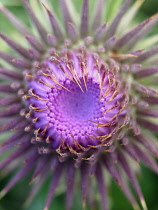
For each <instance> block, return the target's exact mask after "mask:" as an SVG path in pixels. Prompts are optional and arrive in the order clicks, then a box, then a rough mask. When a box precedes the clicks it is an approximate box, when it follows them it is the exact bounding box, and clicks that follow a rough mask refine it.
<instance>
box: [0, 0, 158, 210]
mask: <svg viewBox="0 0 158 210" xmlns="http://www.w3.org/2000/svg"><path fill="white" fill-rule="evenodd" d="M32 1H34V0H32ZM49 1H50V2H53V5H54V6H55V8H56V11H57V13H59V9H58V8H57V7H56V3H57V1H58V0H49ZM74 1H75V2H76V5H77V8H78V6H79V7H81V0H74ZM114 1H115V0H111V2H114ZM0 2H1V3H3V4H4V5H5V6H7V7H8V8H9V10H11V11H12V12H13V13H14V14H16V16H18V17H20V19H22V20H23V21H24V22H25V23H26V24H28V23H29V21H28V19H27V18H26V12H25V11H24V9H23V7H22V6H21V1H20V0H0ZM157 12H158V0H146V1H145V2H144V4H143V6H142V7H141V9H140V11H139V13H138V14H137V15H136V18H135V20H138V21H140V20H144V19H145V18H147V17H149V16H151V15H153V14H155V13H157ZM0 31H3V32H5V33H8V34H10V35H11V36H14V33H15V34H16V33H17V32H16V30H15V29H14V28H13V27H12V26H11V24H10V23H9V21H7V19H6V18H5V17H4V16H3V15H2V14H1V13H0ZM153 33H158V26H156V27H155V28H154V29H153ZM16 36H18V35H17V34H16ZM17 38H19V39H21V38H20V36H19V37H17ZM0 44H1V46H0V48H2V47H4V48H7V47H6V45H4V46H3V43H0ZM0 176H1V174H0ZM11 177H12V174H11V175H10V176H9V177H5V178H3V179H1V178H0V189H2V188H3V186H5V184H6V183H7V182H8V181H9V179H10V178H11ZM30 177H31V176H30V175H28V176H27V177H26V179H25V180H21V181H20V182H19V183H18V184H17V185H16V186H15V187H14V188H13V189H12V190H11V191H10V192H9V193H8V194H7V195H6V196H5V197H4V198H3V199H2V200H1V201H0V210H14V209H17V210H23V209H24V208H23V204H24V201H25V198H26V197H27V195H28V193H29V189H30V185H29V184H28V183H29V180H30ZM50 179H51V177H49V178H48V180H47V181H46V183H45V184H44V186H43V187H42V189H41V190H40V192H39V193H38V195H37V196H36V198H35V199H34V201H33V202H32V203H31V205H30V206H29V207H28V208H26V210H42V208H43V205H44V202H45V199H46V194H47V188H48V186H49V181H50ZM139 182H140V185H141V188H142V191H143V194H144V197H145V199H146V202H147V206H148V208H149V210H158V176H157V175H156V174H154V173H153V172H151V171H150V170H149V169H147V168H146V167H145V166H142V173H141V175H139ZM78 188H79V187H78ZM108 195H109V198H110V205H111V209H110V210H132V208H131V205H130V204H129V202H128V201H127V199H126V197H125V196H124V195H123V193H122V192H121V191H120V189H119V187H118V186H117V185H116V184H115V183H114V181H112V182H111V187H110V188H109V193H108ZM80 198H81V195H80V190H79V189H76V188H75V196H74V201H73V203H74V204H75V205H74V206H73V210H81V204H80ZM64 202H65V200H64V193H63V190H61V191H59V192H58V195H57V196H56V197H55V199H54V201H53V205H52V207H51V209H50V210H64ZM87 209H88V208H87ZM88 210H90V209H88ZM96 210H99V209H98V208H96Z"/></svg>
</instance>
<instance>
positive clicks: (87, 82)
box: [24, 50, 127, 150]
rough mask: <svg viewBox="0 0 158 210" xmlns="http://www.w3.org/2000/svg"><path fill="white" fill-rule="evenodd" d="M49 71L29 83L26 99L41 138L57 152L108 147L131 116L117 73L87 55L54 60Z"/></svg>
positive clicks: (46, 64) (47, 63) (67, 55)
mask: <svg viewBox="0 0 158 210" xmlns="http://www.w3.org/2000/svg"><path fill="white" fill-rule="evenodd" d="M43 66H44V67H43V68H42V67H40V70H38V71H36V70H35V72H34V73H33V75H30V77H29V80H28V81H26V83H27V86H28V88H29V91H28V96H25V97H24V98H26V99H27V103H26V104H28V106H29V107H30V111H29V113H28V114H27V117H29V116H30V118H31V117H32V118H33V123H34V127H35V129H36V130H35V133H36V136H37V138H39V136H40V137H41V136H43V137H44V139H47V141H48V139H49V142H51V145H52V147H53V148H55V149H57V148H61V147H64V148H65V149H66V147H68V148H74V149H77V150H78V149H79V148H80V149H81V148H83V147H85V148H87V147H89V146H93V147H96V148H97V147H98V146H99V145H100V144H101V145H102V146H103V145H104V144H105V146H106V145H108V142H109V140H110V137H112V136H113V132H114V131H115V132H117V130H119V129H120V128H119V126H121V127H123V126H124V125H125V124H124V122H123V121H122V119H123V118H124V117H125V116H126V112H127V110H125V107H126V106H125V98H126V97H125V95H126V94H125V90H124V84H123V81H122V84H121V81H120V80H121V78H119V75H118V72H117V71H116V69H113V70H111V68H110V67H109V66H108V65H107V64H106V63H105V62H104V61H103V60H102V59H101V58H99V57H98V56H97V55H96V54H91V53H88V52H86V51H83V50H82V53H79V52H75V51H73V52H71V51H67V52H66V53H65V54H64V55H62V54H61V55H57V56H52V57H50V58H48V59H47V60H46V61H44V63H43ZM27 78H28V72H27V76H26V79H27ZM120 117H121V118H122V119H120ZM116 118H117V119H116ZM121 122H122V124H121Z"/></svg>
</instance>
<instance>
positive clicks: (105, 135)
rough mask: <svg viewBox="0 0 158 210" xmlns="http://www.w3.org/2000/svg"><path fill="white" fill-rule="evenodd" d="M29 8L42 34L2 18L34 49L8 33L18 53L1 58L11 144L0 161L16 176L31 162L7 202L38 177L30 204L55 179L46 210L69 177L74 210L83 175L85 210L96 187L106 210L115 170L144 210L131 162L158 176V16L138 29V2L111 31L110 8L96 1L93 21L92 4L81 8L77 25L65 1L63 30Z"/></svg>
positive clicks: (0, 126)
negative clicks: (157, 39) (154, 32)
mask: <svg viewBox="0 0 158 210" xmlns="http://www.w3.org/2000/svg"><path fill="white" fill-rule="evenodd" d="M22 3H23V5H24V7H25V9H26V11H27V13H28V15H29V17H30V18H31V21H32V24H33V26H34V29H36V31H35V30H33V31H31V30H29V29H28V28H27V27H26V26H25V25H24V24H23V23H22V22H21V21H20V20H19V19H18V18H17V17H15V16H14V15H13V14H12V13H11V12H10V11H9V10H7V8H5V7H4V6H3V5H0V10H1V11H2V12H3V13H4V15H5V16H6V17H7V18H8V19H9V21H10V22H11V23H12V24H13V25H14V26H15V27H16V28H17V30H18V31H19V32H20V33H21V35H22V36H23V35H24V36H25V38H26V40H27V42H28V48H29V49H27V47H24V46H23V45H22V44H23V43H19V42H18V40H16V41H14V40H12V39H11V38H10V37H9V36H7V35H5V34H3V33H1V34H0V37H1V39H2V40H3V41H4V42H6V43H7V44H8V45H9V46H10V47H11V48H12V49H13V50H14V51H15V55H11V54H8V53H7V52H3V51H0V58H1V59H2V60H3V61H5V62H3V66H2V65H1V67H0V74H1V76H2V81H1V85H0V92H1V99H0V105H1V109H0V117H1V122H0V132H1V134H2V135H3V136H6V135H4V134H6V133H8V135H9V137H7V139H5V140H4V141H3V142H2V144H1V147H0V152H1V156H3V154H6V155H5V157H4V158H3V159H2V161H1V162H0V168H1V169H2V171H3V172H5V173H10V172H11V171H12V170H14V169H15V168H18V167H19V164H21V163H23V161H24V163H25V164H24V165H23V166H21V167H20V169H19V170H18V171H17V173H16V174H15V176H14V177H13V178H11V180H10V182H9V183H8V184H7V185H6V186H5V187H4V188H3V189H2V191H1V193H0V197H1V198H2V197H3V196H4V195H5V194H6V193H7V192H8V191H9V190H10V189H11V188H12V187H13V186H14V185H15V184H16V183H17V182H18V181H19V180H21V179H22V178H23V177H25V175H26V174H27V173H29V172H30V171H32V170H33V168H34V172H33V175H32V182H33V183H32V185H33V186H32V191H31V193H30V196H29V199H28V200H29V201H30V200H32V199H33V197H34V196H35V195H36V193H37V192H38V190H39V188H40V187H41V186H42V183H43V182H44V180H45V179H46V178H47V176H48V174H50V173H52V181H51V184H50V188H49V190H48V195H47V199H46V203H45V206H44V210H48V209H49V208H50V205H51V202H52V199H53V196H54V193H55V190H56V188H57V187H58V185H59V182H60V179H61V177H62V176H66V185H67V187H66V188H67V190H66V209H67V210H69V209H71V205H72V199H73V190H74V186H75V179H76V178H75V177H76V176H77V174H78V173H79V174H80V183H81V192H82V204H83V208H85V205H86V203H87V202H88V200H89V199H88V197H89V192H90V191H92V189H91V187H90V186H91V185H92V183H93V182H94V181H95V180H96V183H97V186H98V191H99V192H100V199H101V205H102V209H104V210H107V209H109V208H108V202H107V187H106V184H105V171H107V172H108V173H109V174H110V176H111V177H112V178H113V179H114V180H115V181H116V182H117V183H118V184H119V186H120V187H121V189H122V191H123V192H124V193H125V195H126V196H127V198H128V199H129V201H130V202H131V204H132V206H133V209H135V210H136V209H140V207H139V204H138V203H137V200H136V199H135V197H134V196H133V194H132V192H131V189H130V187H129V186H128V181H126V180H127V178H128V180H129V182H131V184H132V186H133V188H134V190H135V192H136V194H137V196H138V198H139V201H140V204H141V206H142V208H143V209H144V210H146V209H147V207H146V204H145V200H144V197H143V194H142V192H141V189H140V187H139V184H138V181H137V179H136V170H135V169H134V167H133V161H135V162H144V163H145V164H146V165H147V166H148V167H149V168H151V169H152V170H153V171H155V172H156V173H158V166H157V163H156V162H155V160H154V158H153V156H156V157H158V150H157V149H158V145H157V142H156V139H155V137H154V135H153V134H152V133H153V132H154V133H156V132H157V131H158V124H157V117H158V112H157V103H158V97H157V81H156V79H157V72H158V66H157V65H158V64H157V57H156V56H157V53H158V46H157V45H156V46H154V47H153V45H154V44H155V43H154V42H152V41H153V39H152V38H151V39H149V38H148V37H146V38H143V36H144V35H146V33H147V32H148V31H149V30H150V29H151V28H152V27H153V26H154V25H155V24H156V23H157V22H158V15H157V14H156V15H154V16H152V17H151V18H148V19H147V20H144V21H143V22H142V23H140V24H138V25H136V26H134V27H133V28H131V27H130V25H131V21H132V19H133V17H134V16H135V13H136V12H137V10H138V8H139V7H140V5H141V3H142V1H139V0H138V1H136V2H135V3H134V4H133V5H131V0H125V1H123V3H122V5H121V6H120V8H119V9H118V12H117V13H116V15H115V17H114V18H113V20H112V21H111V22H109V23H108V24H107V22H105V21H106V20H105V17H104V13H105V11H104V8H105V7H106V3H105V2H104V0H98V1H96V6H95V13H94V16H92V15H90V14H89V10H90V9H89V8H90V5H89V1H88V0H83V4H82V11H81V15H80V16H81V18H80V22H78V19H79V16H78V15H77V12H76V11H75V10H74V8H73V4H72V3H71V1H66V0H60V6H61V13H62V15H63V26H62V27H61V26H60V24H59V21H58V18H57V17H56V15H55V13H54V11H53V9H51V6H50V5H49V4H48V2H47V1H46V2H45V3H41V8H42V9H44V10H45V11H44V15H46V14H45V13H47V17H48V19H49V20H48V19H47V17H45V18H44V22H45V25H43V24H42V22H40V20H39V18H38V16H39V15H38V10H37V11H36V9H34V8H33V7H31V6H30V4H29V3H28V2H27V0H22ZM130 5H131V7H130ZM36 6H37V5H36ZM54 10H55V8H54ZM64 26H65V29H64V30H63V27H64ZM149 41H150V46H148V49H147V50H145V51H144V50H143V49H142V48H145V47H146V46H147V45H148V43H149ZM13 147H14V149H13ZM12 149H13V151H12V153H11V154H8V151H11V150H12ZM135 165H136V164H135ZM90 177H92V178H90ZM89 178H90V179H89Z"/></svg>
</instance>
